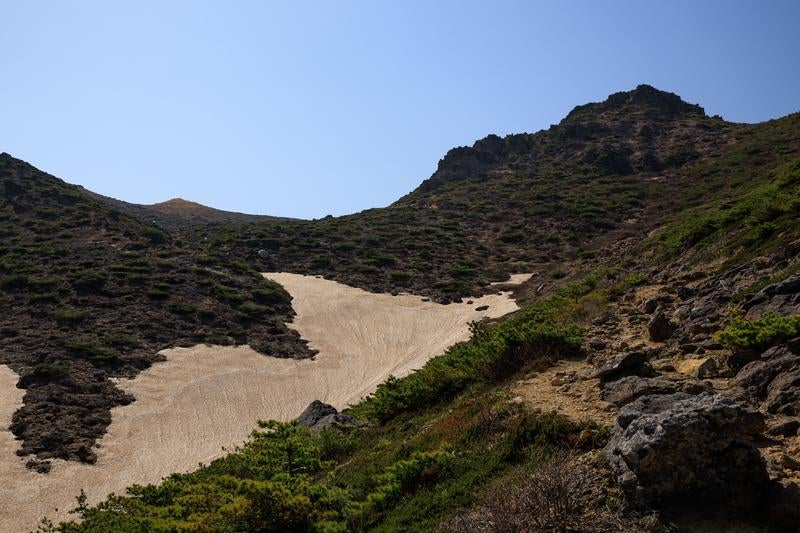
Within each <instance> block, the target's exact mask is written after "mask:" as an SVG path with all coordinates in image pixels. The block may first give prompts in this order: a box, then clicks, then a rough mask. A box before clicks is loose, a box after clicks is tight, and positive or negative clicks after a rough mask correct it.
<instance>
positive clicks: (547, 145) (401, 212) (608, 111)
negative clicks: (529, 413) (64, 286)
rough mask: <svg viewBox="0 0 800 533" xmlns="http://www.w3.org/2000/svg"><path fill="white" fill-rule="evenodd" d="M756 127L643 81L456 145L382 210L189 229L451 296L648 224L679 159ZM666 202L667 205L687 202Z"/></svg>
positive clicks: (276, 260) (269, 266) (265, 265)
mask: <svg viewBox="0 0 800 533" xmlns="http://www.w3.org/2000/svg"><path fill="white" fill-rule="evenodd" d="M753 128H754V127H752V126H746V125H737V124H731V123H726V122H724V121H723V120H721V119H719V118H715V117H708V116H706V115H705V114H704V112H703V110H702V108H700V107H698V106H694V105H690V104H686V103H684V102H682V101H681V100H680V98H679V97H677V96H676V95H674V94H671V93H665V92H662V91H658V90H656V89H653V88H652V87H649V86H639V87H638V88H637V89H635V90H633V91H631V92H628V93H617V94H615V95H611V96H610V97H609V98H608V100H606V101H605V102H602V103H598V104H587V105H585V106H579V107H577V108H575V109H574V110H573V111H572V112H571V113H570V114H569V115H568V116H567V117H566V118H565V119H564V120H563V121H562V122H561V123H560V124H558V125H556V126H553V127H551V128H550V129H549V130H544V131H540V132H538V133H534V134H519V135H509V136H507V137H505V138H500V137H498V136H495V135H492V136H489V137H486V138H484V139H481V140H479V141H477V142H476V143H475V144H474V145H473V146H472V147H462V148H455V149H453V150H451V151H450V152H448V154H447V155H446V156H445V157H444V158H443V159H442V160H441V161H440V162H439V166H438V169H437V171H436V172H435V173H434V174H433V175H432V176H431V177H430V178H429V179H427V180H425V181H424V182H423V183H422V184H421V185H420V187H418V188H417V189H416V190H415V191H413V192H412V193H410V194H408V195H406V196H405V197H403V198H401V199H400V200H398V201H397V202H395V203H394V204H392V206H390V207H389V208H388V209H371V210H367V211H364V212H362V213H358V214H355V215H350V216H346V217H339V218H326V219H323V220H318V221H304V222H299V221H297V222H274V223H273V222H264V223H259V224H251V225H243V226H233V225H222V226H210V227H207V228H199V229H197V230H195V233H194V234H193V235H191V236H190V237H187V238H188V239H191V240H194V241H196V242H208V243H209V250H210V253H221V254H228V253H234V254H236V255H238V256H241V257H247V258H248V259H250V260H252V261H253V262H254V264H256V265H258V266H259V268H261V269H262V270H266V271H275V270H288V271H292V272H302V273H313V274H321V275H324V276H326V277H329V278H331V279H335V280H337V281H342V282H344V283H347V284H350V285H354V286H358V287H362V288H365V289H367V290H371V291H376V292H391V291H410V292H414V293H418V294H424V295H427V296H431V297H433V298H435V299H437V300H439V301H450V300H457V299H459V298H460V297H462V296H466V295H470V294H477V293H480V292H482V291H485V290H487V289H486V287H487V285H488V283H489V282H491V281H502V280H504V279H506V278H507V277H508V274H511V273H515V272H530V271H538V270H541V269H542V268H547V269H553V273H556V272H557V271H559V270H560V269H561V266H560V265H562V264H564V265H566V264H568V263H570V262H573V261H574V260H575V259H580V258H582V257H587V256H591V255H592V254H593V253H594V252H595V251H596V250H597V249H598V248H600V247H602V245H603V244H604V243H606V242H608V241H609V240H619V239H623V238H625V237H630V236H638V235H640V234H642V232H644V231H647V230H649V229H652V228H654V227H655V226H656V225H657V224H658V222H659V221H660V220H661V217H662V216H663V214H664V209H663V204H664V203H665V202H667V201H670V200H673V198H672V197H671V196H670V194H671V192H672V191H673V190H680V189H681V187H683V185H681V184H680V183H679V182H680V180H681V177H682V176H685V175H686V171H687V169H689V168H691V167H692V166H693V165H697V164H699V163H700V162H710V161H713V160H715V159H716V158H718V157H720V156H721V155H722V154H724V153H725V150H727V149H729V148H730V146H731V145H735V144H736V142H737V140H738V139H739V138H742V139H744V138H748V136H749V132H750V131H752V130H753ZM667 191H669V194H667V195H665V194H664V193H665V192H667ZM700 194H704V193H702V192H701V193H700ZM674 200H676V205H674V206H669V207H670V208H674V209H680V208H681V206H682V205H685V204H686V203H688V202H689V201H691V200H689V198H688V197H684V198H682V199H674ZM261 250H263V252H261Z"/></svg>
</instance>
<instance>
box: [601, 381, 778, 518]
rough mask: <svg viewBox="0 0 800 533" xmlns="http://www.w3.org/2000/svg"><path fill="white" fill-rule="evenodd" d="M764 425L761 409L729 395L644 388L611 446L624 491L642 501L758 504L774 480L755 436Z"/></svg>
mask: <svg viewBox="0 0 800 533" xmlns="http://www.w3.org/2000/svg"><path fill="white" fill-rule="evenodd" d="M762 429H763V419H762V417H761V416H760V415H759V414H758V413H755V412H750V411H747V410H745V409H743V408H742V407H740V406H739V405H737V404H736V403H734V402H733V400H731V399H729V398H726V397H724V396H720V395H715V394H714V395H712V394H708V393H703V394H700V395H698V396H691V395H688V394H685V393H680V392H679V393H675V394H669V395H656V396H645V397H642V398H639V399H638V400H636V401H635V402H633V403H630V404H628V405H626V406H625V407H623V408H622V409H621V410H620V413H619V418H618V420H617V426H616V427H615V428H614V431H613V434H612V437H611V440H610V441H609V443H608V445H607V447H606V454H607V455H608V458H609V461H610V464H611V468H612V471H613V472H614V475H615V476H616V479H617V481H618V483H619V484H620V486H621V487H622V489H623V490H624V491H625V493H626V494H627V495H628V496H630V497H633V498H635V499H636V500H638V501H641V502H643V503H646V504H649V505H653V504H656V503H664V502H667V501H680V500H682V499H684V498H693V499H696V498H702V499H705V500H706V501H715V502H718V504H731V505H740V506H741V505H746V504H747V505H752V504H754V503H755V502H758V500H759V496H760V494H761V492H762V490H763V489H764V488H765V487H766V486H767V484H768V483H769V476H768V474H767V470H766V466H765V464H764V461H763V459H762V458H761V455H760V454H759V453H758V451H757V450H756V449H755V448H754V447H753V445H752V443H751V442H752V439H753V438H755V437H756V436H757V435H759V434H760V433H761V431H762Z"/></svg>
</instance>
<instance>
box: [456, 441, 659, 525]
mask: <svg viewBox="0 0 800 533" xmlns="http://www.w3.org/2000/svg"><path fill="white" fill-rule="evenodd" d="M600 461H601V459H600V458H597V457H590V456H587V455H578V454H577V453H576V452H564V453H562V454H559V455H557V456H555V457H554V458H553V459H551V460H550V461H549V462H547V463H546V464H544V465H543V466H541V467H540V468H539V469H537V470H536V471H535V472H534V473H533V474H529V475H527V476H525V477H524V478H523V479H522V481H521V482H519V483H513V482H512V483H503V484H502V485H498V486H496V487H494V488H493V489H492V490H490V491H489V493H487V494H486V496H485V497H483V498H482V499H481V501H480V502H479V503H478V504H477V505H476V506H474V507H473V508H472V509H470V510H469V511H467V512H465V513H463V514H460V515H458V516H456V517H455V518H453V519H452V520H450V521H449V522H447V523H446V524H445V525H444V526H443V528H442V529H443V530H444V531H447V532H450V533H477V532H499V531H502V532H527V533H534V532H559V533H567V532H578V531H580V532H597V533H599V532H611V531H615V532H616V531H630V532H633V531H652V532H657V531H663V530H664V529H663V527H662V526H661V525H660V523H659V520H658V519H657V517H655V516H652V515H650V516H646V517H644V518H639V517H632V516H631V515H630V513H628V512H625V509H624V508H623V506H622V503H621V502H620V501H619V500H617V499H616V498H614V497H613V494H609V492H608V490H607V487H608V483H607V481H608V479H607V472H606V471H605V469H604V468H603V467H602V466H601V463H600Z"/></svg>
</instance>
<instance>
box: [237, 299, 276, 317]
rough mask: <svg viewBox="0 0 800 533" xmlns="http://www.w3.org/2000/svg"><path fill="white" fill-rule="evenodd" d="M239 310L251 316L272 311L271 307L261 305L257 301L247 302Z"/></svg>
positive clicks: (262, 314)
mask: <svg viewBox="0 0 800 533" xmlns="http://www.w3.org/2000/svg"><path fill="white" fill-rule="evenodd" d="M237 310H238V311H240V312H242V313H244V314H245V315H247V316H248V317H250V318H255V317H259V316H264V315H266V314H267V313H269V312H270V311H271V309H270V308H269V307H267V306H264V305H259V304H257V303H255V302H245V303H243V304H242V305H240V306H239V307H238V308H237Z"/></svg>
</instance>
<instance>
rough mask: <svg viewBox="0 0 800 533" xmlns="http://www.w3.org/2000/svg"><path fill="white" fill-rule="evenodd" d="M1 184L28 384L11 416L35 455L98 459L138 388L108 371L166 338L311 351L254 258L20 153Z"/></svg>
mask: <svg viewBox="0 0 800 533" xmlns="http://www.w3.org/2000/svg"><path fill="white" fill-rule="evenodd" d="M0 189H2V191H3V194H2V197H0V234H2V237H3V238H2V242H1V243H0V288H2V292H0V305H1V306H2V309H3V310H4V311H6V312H4V313H2V316H0V332H2V335H0V347H1V348H2V349H1V350H0V352H2V355H0V362H2V363H5V364H8V365H9V366H10V367H11V368H12V369H13V370H14V371H15V372H17V373H18V374H20V376H21V379H20V383H19V387H20V388H23V389H25V390H26V394H25V399H24V403H25V405H24V407H23V408H22V409H20V410H19V411H18V412H17V413H16V414H15V416H14V422H13V424H12V430H13V432H14V434H15V435H16V436H17V437H18V438H20V439H21V440H22V443H21V449H20V452H19V453H20V455H33V454H35V456H36V458H37V459H35V460H33V463H32V465H33V466H35V467H37V468H41V467H43V466H42V464H41V463H40V462H38V461H46V460H47V459H49V458H52V457H58V458H65V459H76V460H81V461H88V462H92V461H93V460H94V457H95V454H94V452H93V451H92V446H93V444H94V441H95V439H97V438H98V437H100V436H101V435H102V434H103V433H104V432H105V429H106V427H107V426H108V424H109V423H110V421H111V415H110V412H109V410H110V409H111V408H112V407H114V406H117V405H124V404H126V403H129V402H131V401H133V400H134V399H133V398H132V397H130V396H129V395H127V394H124V393H123V392H122V391H120V390H119V389H118V388H117V387H116V386H115V385H114V384H113V383H112V382H111V381H110V378H112V377H120V376H126V377H132V376H134V375H135V374H136V373H137V372H139V371H140V370H142V369H144V368H146V367H148V366H149V365H150V364H151V363H153V362H155V361H159V360H161V359H162V358H161V357H160V356H159V355H158V354H157V352H158V351H159V350H162V349H164V348H169V347H173V346H176V345H191V344H196V343H198V342H213V343H215V344H233V343H249V344H251V345H252V346H254V347H255V348H256V349H259V350H261V351H263V352H265V353H270V354H271V355H275V356H308V355H310V354H311V352H310V351H309V350H308V349H307V348H306V347H305V343H303V342H302V341H300V340H299V338H298V336H297V334H296V333H294V332H292V331H291V330H289V329H288V328H287V327H286V326H285V323H286V322H288V321H290V320H291V317H292V315H293V311H292V308H291V305H290V298H289V295H288V294H287V293H286V292H285V291H283V290H282V289H281V288H280V287H279V286H277V285H275V284H270V283H268V282H266V281H264V280H263V279H262V278H261V276H259V275H258V274H257V273H256V272H254V271H253V270H252V269H251V267H250V266H249V265H246V264H244V263H238V264H237V263H236V262H230V263H228V264H225V265H219V264H216V263H215V262H214V261H213V259H212V258H208V257H203V256H201V255H199V254H197V253H196V252H194V251H193V249H192V247H188V246H186V245H184V244H182V243H180V242H179V241H177V240H176V239H175V238H174V237H172V236H171V235H169V234H168V233H165V232H164V231H163V230H161V229H159V228H157V227H155V226H152V225H149V224H145V223H142V222H140V221H139V220H138V219H135V218H131V217H129V216H127V215H124V214H121V213H120V212H119V211H115V210H113V209H111V208H109V207H108V206H107V205H106V204H104V203H102V202H100V201H98V200H96V199H94V198H92V197H90V196H88V195H86V194H85V193H84V192H83V191H81V190H80V189H79V188H77V187H74V186H71V185H67V184H65V183H64V182H63V181H61V180H59V179H57V178H55V177H53V176H50V175H48V174H45V173H43V172H40V171H38V170H36V169H35V168H33V167H31V166H30V165H28V164H26V163H24V162H22V161H19V160H17V159H14V158H13V157H11V156H9V155H8V154H2V155H0ZM44 468H46V466H44Z"/></svg>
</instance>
